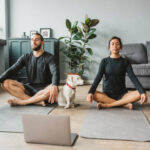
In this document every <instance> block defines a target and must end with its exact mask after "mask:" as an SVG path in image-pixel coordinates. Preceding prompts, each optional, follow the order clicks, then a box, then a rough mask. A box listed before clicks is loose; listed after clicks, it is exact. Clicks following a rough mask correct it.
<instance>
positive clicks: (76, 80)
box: [67, 74, 84, 86]
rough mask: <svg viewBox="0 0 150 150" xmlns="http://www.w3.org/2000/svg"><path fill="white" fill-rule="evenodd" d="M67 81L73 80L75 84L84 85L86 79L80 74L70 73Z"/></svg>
mask: <svg viewBox="0 0 150 150" xmlns="http://www.w3.org/2000/svg"><path fill="white" fill-rule="evenodd" d="M67 81H69V82H71V83H72V84H73V85H74V86H77V85H83V83H84V81H83V79H82V78H81V76H80V75H76V74H75V75H74V74H71V75H68V78H67Z"/></svg>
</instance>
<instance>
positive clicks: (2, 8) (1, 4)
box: [0, 0, 6, 39]
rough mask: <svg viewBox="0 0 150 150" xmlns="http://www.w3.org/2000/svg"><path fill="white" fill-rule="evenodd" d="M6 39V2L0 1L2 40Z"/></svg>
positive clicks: (0, 35)
mask: <svg viewBox="0 0 150 150" xmlns="http://www.w3.org/2000/svg"><path fill="white" fill-rule="evenodd" d="M5 38H6V25H5V0H0V39H5Z"/></svg>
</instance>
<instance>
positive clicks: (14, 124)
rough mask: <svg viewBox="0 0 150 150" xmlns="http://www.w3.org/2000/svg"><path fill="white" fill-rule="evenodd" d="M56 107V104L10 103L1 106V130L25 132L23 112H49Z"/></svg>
mask: <svg viewBox="0 0 150 150" xmlns="http://www.w3.org/2000/svg"><path fill="white" fill-rule="evenodd" d="M55 107H56V104H53V105H49V106H46V107H42V106H38V105H26V106H13V107H10V106H9V104H6V105H3V106H1V107H0V131H2V132H23V125H22V114H27V113H30V114H48V113H49V112H51V111H52V110H53V109H54V108H55Z"/></svg>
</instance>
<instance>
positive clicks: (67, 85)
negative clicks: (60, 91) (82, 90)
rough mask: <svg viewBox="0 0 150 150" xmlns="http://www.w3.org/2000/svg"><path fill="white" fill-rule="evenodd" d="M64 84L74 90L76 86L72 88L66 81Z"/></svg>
mask: <svg viewBox="0 0 150 150" xmlns="http://www.w3.org/2000/svg"><path fill="white" fill-rule="evenodd" d="M66 85H67V86H68V87H70V88H71V89H73V90H75V89H76V88H73V87H72V86H71V85H70V84H68V83H66Z"/></svg>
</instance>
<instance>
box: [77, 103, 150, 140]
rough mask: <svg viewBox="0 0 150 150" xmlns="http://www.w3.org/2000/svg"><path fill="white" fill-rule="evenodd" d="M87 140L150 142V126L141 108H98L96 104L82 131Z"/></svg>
mask: <svg viewBox="0 0 150 150" xmlns="http://www.w3.org/2000/svg"><path fill="white" fill-rule="evenodd" d="M80 136H81V137H85V138H98V139H115V140H133V141H150V124H149V122H148V120H147V119H146V117H145V115H144V114H143V112H142V111H141V109H140V107H137V108H136V109H135V110H128V109H126V108H119V107H118V108H107V109H100V110H98V109H97V108H96V103H95V102H94V103H93V104H92V106H91V107H90V109H89V111H88V113H87V117H86V119H85V121H84V123H83V126H82V128H81V130H80Z"/></svg>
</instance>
